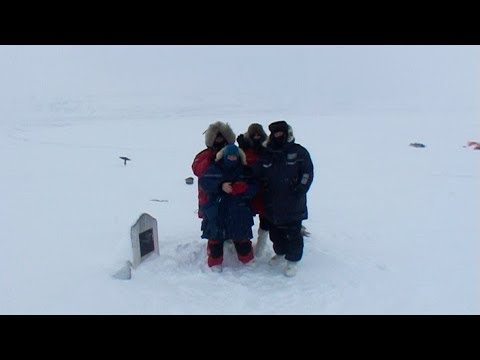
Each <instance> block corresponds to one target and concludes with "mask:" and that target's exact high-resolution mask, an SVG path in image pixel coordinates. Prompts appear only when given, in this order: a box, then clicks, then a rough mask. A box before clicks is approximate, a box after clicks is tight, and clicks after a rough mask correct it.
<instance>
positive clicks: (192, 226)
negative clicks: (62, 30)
mask: <svg viewBox="0 0 480 360" xmlns="http://www.w3.org/2000/svg"><path fill="white" fill-rule="evenodd" d="M479 60H480V48H479V47H478V46H470V47H462V46H252V47H250V46H192V47H189V46H179V47H171V46H147V47H141V46H97V47H88V46H18V47H17V46H0V79H1V81H0V95H1V99H0V151H1V154H2V166H1V169H2V170H1V172H0V185H1V187H0V229H1V231H0V234H1V235H0V313H1V314H479V313H480V302H479V299H480V297H479V295H480V238H479V234H480V225H479V224H480V222H479V220H478V219H479V218H480V216H479V215H480V206H479V203H478V200H479V199H480V187H479V179H480V151H478V150H473V149H471V148H468V147H466V143H467V141H470V140H474V141H480V132H479V128H480V127H479V125H480V117H479V115H480V111H479V104H480V102H479V100H480V99H479V97H478V94H479V93H480V92H479V90H480V82H479V80H480V71H479V70H480V68H479V65H478V64H479ZM278 119H284V120H286V121H287V122H289V123H290V124H291V125H292V127H293V130H294V133H295V137H296V140H297V142H298V143H300V144H302V145H303V146H305V147H306V148H307V149H308V150H309V152H310V154H311V156H312V160H313V162H314V166H315V179H314V183H313V185H312V187H311V189H310V192H309V193H308V205H309V215H310V218H309V219H308V220H307V221H305V222H304V225H306V226H307V228H308V230H309V231H310V232H311V234H312V235H311V237H309V238H306V239H305V251H304V258H303V259H302V261H301V263H300V266H299V272H298V275H297V276H296V277H294V278H287V277H285V276H284V275H283V273H282V271H281V268H272V267H270V266H268V264H267V263H268V259H269V258H270V257H271V256H272V255H273V251H272V249H271V246H270V245H269V250H268V251H267V254H265V256H264V257H261V258H259V259H258V265H257V267H256V268H253V269H250V268H245V267H244V266H243V265H242V264H240V263H239V261H238V260H237V259H236V256H235V254H234V253H233V252H231V251H226V258H225V262H224V264H225V267H224V271H223V273H221V274H218V273H212V272H211V271H210V270H209V269H208V267H207V265H206V253H205V248H206V242H205V240H203V239H201V238H200V220H199V219H198V218H197V215H196V213H195V212H196V209H197V179H196V178H195V183H194V185H186V184H185V181H184V179H185V178H186V177H188V176H192V172H191V168H190V166H191V163H192V160H193V157H194V156H195V154H196V153H197V152H198V151H200V150H202V149H203V148H204V136H203V135H202V133H203V131H204V130H205V129H206V128H207V126H208V125H209V124H210V123H212V122H214V121H216V120H222V121H226V122H229V123H230V125H231V126H232V128H233V130H234V131H235V133H236V134H240V133H241V132H245V131H246V129H247V127H248V125H249V124H250V123H252V122H259V123H262V124H263V125H264V127H265V128H266V127H267V126H268V124H269V123H270V122H272V121H275V120H278ZM412 142H420V143H423V144H425V145H426V147H425V148H414V147H410V146H409V144H410V143H412ZM119 156H127V157H129V158H130V159H131V161H130V162H128V163H127V165H126V166H125V165H124V164H123V161H122V160H120V159H119ZM155 199H156V200H163V201H152V200H155ZM142 213H148V214H150V215H151V216H153V217H155V218H156V219H157V221H158V229H159V243H160V255H159V256H156V257H151V258H149V259H148V260H147V261H145V262H144V263H142V264H141V266H140V267H138V268H137V269H135V270H133V274H132V279H131V280H117V279H114V278H113V277H112V275H113V274H114V273H115V272H116V271H117V270H118V269H119V268H120V267H122V265H123V264H124V263H125V261H127V260H131V258H132V251H131V246H130V226H132V225H133V224H134V223H135V221H136V220H137V218H138V216H139V215H140V214H142ZM257 226H258V218H256V219H255V228H254V233H256V229H257Z"/></svg>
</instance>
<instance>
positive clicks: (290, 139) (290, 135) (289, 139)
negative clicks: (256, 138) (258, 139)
mask: <svg viewBox="0 0 480 360" xmlns="http://www.w3.org/2000/svg"><path fill="white" fill-rule="evenodd" d="M271 136H272V134H270V135H269V136H268V137H267V139H266V140H265V141H264V142H263V144H262V146H263V147H267V146H268V144H270V137H271ZM293 142H295V136H293V129H292V127H291V126H290V125H288V137H287V144H289V143H293Z"/></svg>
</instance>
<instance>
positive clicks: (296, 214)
mask: <svg viewBox="0 0 480 360" xmlns="http://www.w3.org/2000/svg"><path fill="white" fill-rule="evenodd" d="M268 130H269V131H270V134H269V135H267V133H266V132H265V131H264V129H263V127H262V125H261V124H257V123H253V124H251V125H250V126H249V127H248V130H247V132H245V133H244V134H241V135H239V136H238V137H237V138H235V133H234V132H233V130H232V129H231V127H230V125H229V124H228V123H223V122H221V121H217V122H215V123H213V124H210V126H209V127H208V128H207V130H206V131H205V145H206V149H204V150H202V151H201V152H199V153H198V154H197V155H196V156H195V159H194V161H193V164H192V170H193V173H194V174H195V175H196V176H197V177H198V201H199V209H198V216H199V217H200V218H202V225H201V230H202V236H201V237H202V238H204V239H207V240H208V242H207V255H208V260H207V263H208V266H209V267H210V269H212V271H217V272H221V271H222V263H223V245H224V243H225V241H227V240H232V242H233V244H234V246H235V249H236V251H237V256H238V259H239V260H240V261H241V262H242V263H244V264H245V265H247V266H254V265H255V256H257V257H258V256H260V255H261V254H262V253H263V252H264V250H265V246H266V244H267V240H268V237H269V238H270V240H271V241H272V243H273V250H274V252H275V256H273V258H272V259H271V260H270V261H269V264H270V265H272V266H274V265H278V264H280V263H283V262H284V261H285V260H286V266H285V268H284V274H285V275H286V276H294V275H296V273H297V269H298V268H297V264H298V262H299V261H300V260H301V258H302V255H303V233H302V221H303V220H305V219H307V218H308V210H307V196H306V194H307V192H308V190H309V188H310V185H311V184H312V181H313V163H312V160H311V158H310V154H309V152H308V151H307V150H306V149H305V148H304V147H303V146H301V145H300V144H297V143H295V137H294V136H293V130H292V127H291V126H290V125H289V124H287V123H286V122H285V121H275V122H273V123H271V124H270V125H269V126H268ZM235 140H236V141H237V143H238V146H237V145H235ZM256 214H258V216H259V228H258V237H257V242H256V244H255V248H253V246H252V241H251V239H252V238H253V232H252V227H253V225H254V220H253V219H254V216H255V215H256Z"/></svg>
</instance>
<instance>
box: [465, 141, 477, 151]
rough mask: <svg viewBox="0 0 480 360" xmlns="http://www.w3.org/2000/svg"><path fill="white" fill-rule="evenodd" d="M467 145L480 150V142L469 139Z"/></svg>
mask: <svg viewBox="0 0 480 360" xmlns="http://www.w3.org/2000/svg"><path fill="white" fill-rule="evenodd" d="M467 145H468V146H469V147H471V148H472V149H473V150H480V143H478V142H476V141H469V142H468V143H467Z"/></svg>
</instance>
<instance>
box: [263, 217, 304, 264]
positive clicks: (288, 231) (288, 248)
mask: <svg viewBox="0 0 480 360" xmlns="http://www.w3.org/2000/svg"><path fill="white" fill-rule="evenodd" d="M270 240H272V242H273V251H275V254H278V255H285V259H287V260H289V261H300V260H301V259H302V255H303V235H302V222H301V221H296V222H293V223H289V224H284V225H274V224H272V223H270Z"/></svg>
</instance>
